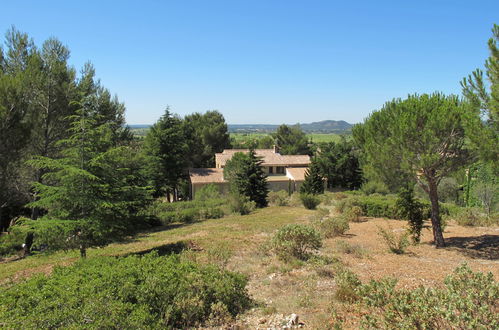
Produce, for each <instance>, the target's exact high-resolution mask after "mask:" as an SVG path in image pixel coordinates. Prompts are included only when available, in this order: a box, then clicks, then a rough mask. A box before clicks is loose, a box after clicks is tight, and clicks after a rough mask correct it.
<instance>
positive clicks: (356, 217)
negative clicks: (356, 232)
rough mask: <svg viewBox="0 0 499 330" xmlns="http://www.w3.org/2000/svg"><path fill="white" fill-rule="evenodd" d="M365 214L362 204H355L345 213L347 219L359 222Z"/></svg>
mask: <svg viewBox="0 0 499 330" xmlns="http://www.w3.org/2000/svg"><path fill="white" fill-rule="evenodd" d="M363 215H364V212H362V208H361V207H360V206H355V205H354V206H352V207H351V208H349V209H348V210H347V211H346V212H345V213H344V216H345V217H346V219H347V220H348V221H352V222H359V221H360V220H361V219H360V217H362V216H363Z"/></svg>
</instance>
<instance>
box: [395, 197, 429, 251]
mask: <svg viewBox="0 0 499 330" xmlns="http://www.w3.org/2000/svg"><path fill="white" fill-rule="evenodd" d="M395 207H396V210H397V215H398V216H399V218H400V219H405V220H407V221H409V233H411V236H412V240H413V242H414V243H419V242H420V240H421V230H422V229H423V223H424V216H423V213H424V209H423V207H424V205H423V204H422V203H420V202H419V201H417V200H416V199H415V198H414V190H413V189H402V190H401V191H400V193H399V195H398V198H397V200H396V201H395Z"/></svg>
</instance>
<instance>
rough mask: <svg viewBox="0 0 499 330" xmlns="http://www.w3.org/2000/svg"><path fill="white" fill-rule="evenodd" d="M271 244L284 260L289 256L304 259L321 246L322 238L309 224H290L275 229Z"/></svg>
mask: <svg viewBox="0 0 499 330" xmlns="http://www.w3.org/2000/svg"><path fill="white" fill-rule="evenodd" d="M271 244H272V249H273V251H274V252H275V253H276V254H277V255H278V256H279V257H280V258H282V259H284V260H289V257H295V258H298V259H300V260H306V259H307V258H308V257H309V256H310V254H311V253H312V252H314V251H317V250H318V249H319V248H321V247H322V238H321V235H320V234H319V232H317V231H316V230H315V229H314V228H312V227H310V226H307V225H299V224H290V225H286V226H284V227H282V228H281V229H279V230H278V231H277V233H276V234H275V236H274V237H273V239H272V243H271Z"/></svg>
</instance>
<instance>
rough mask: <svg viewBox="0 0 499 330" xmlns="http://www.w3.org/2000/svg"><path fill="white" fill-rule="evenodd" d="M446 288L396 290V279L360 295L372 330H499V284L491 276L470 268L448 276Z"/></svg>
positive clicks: (373, 284)
mask: <svg viewBox="0 0 499 330" xmlns="http://www.w3.org/2000/svg"><path fill="white" fill-rule="evenodd" d="M444 283H445V287H443V288H440V287H438V288H436V289H433V288H425V287H418V288H416V289H413V290H407V289H400V290H396V289H395V285H396V280H393V279H382V280H379V281H374V280H372V281H371V282H370V283H369V284H366V285H362V286H361V287H360V288H359V290H358V292H359V293H360V295H361V296H362V297H363V298H362V299H363V301H362V304H363V306H364V307H365V309H366V311H368V313H365V314H364V318H363V322H362V327H363V328H369V329H395V328H400V329H497V328H498V327H499V314H497V301H498V300H499V285H498V283H497V282H496V281H495V280H494V277H493V276H492V274H491V273H488V274H483V273H480V272H477V273H473V272H472V271H471V269H470V268H469V267H468V266H466V265H461V266H460V267H458V268H457V269H456V270H455V271H454V273H453V274H452V275H450V276H448V277H447V278H446V279H445V281H444Z"/></svg>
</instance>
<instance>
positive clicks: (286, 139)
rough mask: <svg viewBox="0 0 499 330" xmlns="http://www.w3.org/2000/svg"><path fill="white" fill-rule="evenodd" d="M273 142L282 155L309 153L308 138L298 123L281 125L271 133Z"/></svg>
mask: <svg viewBox="0 0 499 330" xmlns="http://www.w3.org/2000/svg"><path fill="white" fill-rule="evenodd" d="M272 137H273V138H274V139H275V144H276V145H277V146H278V147H279V153H280V154H282V155H307V154H309V153H310V148H309V146H308V139H307V136H306V135H305V133H304V132H303V131H302V130H301V128H300V126H299V125H296V126H288V125H284V124H283V125H281V126H279V127H278V128H277V131H276V132H275V133H272Z"/></svg>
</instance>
